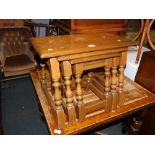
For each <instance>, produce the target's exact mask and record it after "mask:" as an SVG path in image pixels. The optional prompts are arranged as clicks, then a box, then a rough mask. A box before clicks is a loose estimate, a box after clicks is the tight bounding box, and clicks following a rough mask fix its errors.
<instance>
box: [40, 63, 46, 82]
mask: <svg viewBox="0 0 155 155" xmlns="http://www.w3.org/2000/svg"><path fill="white" fill-rule="evenodd" d="M40 66H41V81H42V83H43V84H44V83H45V82H46V81H45V80H46V73H45V66H46V65H45V64H43V63H42V64H40Z"/></svg>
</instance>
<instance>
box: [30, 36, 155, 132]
mask: <svg viewBox="0 0 155 155" xmlns="http://www.w3.org/2000/svg"><path fill="white" fill-rule="evenodd" d="M32 44H33V46H34V48H35V49H36V51H37V53H38V54H39V56H40V58H42V59H43V60H44V61H45V64H41V69H40V70H34V71H31V77H32V80H33V83H34V86H35V88H36V92H37V94H38V97H39V100H40V103H41V105H42V109H43V112H44V115H45V118H46V121H47V124H48V127H49V131H50V133H51V134H77V133H81V132H84V131H87V130H89V129H91V128H95V127H97V126H100V125H103V124H104V123H106V122H109V121H112V120H115V119H118V118H121V117H124V116H126V115H129V114H130V113H132V112H135V111H136V110H139V109H141V108H144V107H146V106H147V105H150V104H153V103H154V101H155V96H154V95H153V94H152V93H150V92H148V91H146V90H144V89H143V88H141V87H139V86H138V85H137V84H135V83H133V82H131V81H130V80H129V79H126V80H124V67H125V64H126V57H127V48H128V46H130V45H134V44H135V43H134V42H132V41H130V40H127V39H126V38H125V37H120V36H117V35H112V34H103V33H100V34H82V35H64V36H56V37H43V38H34V39H32ZM124 83H125V84H124Z"/></svg>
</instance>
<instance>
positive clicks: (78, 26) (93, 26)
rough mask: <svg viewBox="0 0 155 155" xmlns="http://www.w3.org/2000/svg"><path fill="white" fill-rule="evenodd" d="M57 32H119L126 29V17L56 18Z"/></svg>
mask: <svg viewBox="0 0 155 155" xmlns="http://www.w3.org/2000/svg"><path fill="white" fill-rule="evenodd" d="M55 24H56V26H57V27H58V34H73V33H93V32H112V33H117V34H121V33H124V32H125V31H126V29H127V20H126V19H58V20H56V21H55Z"/></svg>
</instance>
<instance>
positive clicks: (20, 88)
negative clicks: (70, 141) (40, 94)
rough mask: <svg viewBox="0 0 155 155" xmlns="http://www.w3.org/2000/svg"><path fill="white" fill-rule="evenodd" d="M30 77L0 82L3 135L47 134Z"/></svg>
mask: <svg viewBox="0 0 155 155" xmlns="http://www.w3.org/2000/svg"><path fill="white" fill-rule="evenodd" d="M38 102H39V101H38V98H37V96H36V93H35V90H34V87H33V84H32V81H31V78H30V77H25V78H20V79H16V80H10V81H6V82H5V83H4V82H3V83H2V123H3V128H4V134H5V135H47V134H49V132H48V128H47V126H46V122H45V121H43V120H42V118H41V115H40V111H39V107H38Z"/></svg>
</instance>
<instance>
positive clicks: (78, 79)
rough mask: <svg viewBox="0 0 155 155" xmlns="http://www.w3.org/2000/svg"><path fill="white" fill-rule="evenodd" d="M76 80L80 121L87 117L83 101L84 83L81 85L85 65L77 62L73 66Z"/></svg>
mask: <svg viewBox="0 0 155 155" xmlns="http://www.w3.org/2000/svg"><path fill="white" fill-rule="evenodd" d="M73 71H74V74H75V78H76V79H75V81H76V98H77V109H76V110H77V115H78V119H79V121H83V120H84V119H85V106H84V103H83V94H82V85H81V75H82V73H83V66H82V65H80V64H75V65H74V67H73Z"/></svg>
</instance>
